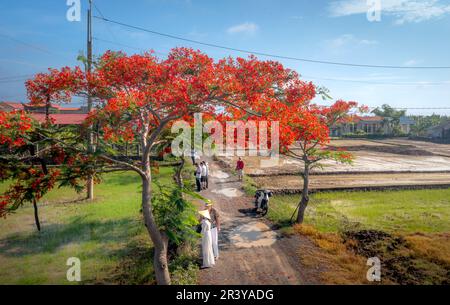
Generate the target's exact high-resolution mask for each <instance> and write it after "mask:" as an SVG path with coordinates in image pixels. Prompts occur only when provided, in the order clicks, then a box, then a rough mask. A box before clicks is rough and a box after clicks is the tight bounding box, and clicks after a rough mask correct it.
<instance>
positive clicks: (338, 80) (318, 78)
mask: <svg viewBox="0 0 450 305" xmlns="http://www.w3.org/2000/svg"><path fill="white" fill-rule="evenodd" d="M301 76H302V77H304V78H309V79H316V80H326V81H336V82H350V83H362V84H371V85H394V86H431V85H450V81H439V82H429V81H417V82H377V81H365V80H356V79H345V78H329V77H316V76H307V75H301Z"/></svg>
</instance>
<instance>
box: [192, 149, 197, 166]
mask: <svg viewBox="0 0 450 305" xmlns="http://www.w3.org/2000/svg"><path fill="white" fill-rule="evenodd" d="M196 154H197V152H196V151H195V149H191V159H192V164H193V165H195V155H196Z"/></svg>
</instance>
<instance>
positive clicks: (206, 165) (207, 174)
mask: <svg viewBox="0 0 450 305" xmlns="http://www.w3.org/2000/svg"><path fill="white" fill-rule="evenodd" d="M203 163H204V164H205V167H206V177H205V185H206V188H208V179H209V165H208V162H206V161H203Z"/></svg>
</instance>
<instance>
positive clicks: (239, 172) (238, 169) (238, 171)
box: [236, 157, 244, 181]
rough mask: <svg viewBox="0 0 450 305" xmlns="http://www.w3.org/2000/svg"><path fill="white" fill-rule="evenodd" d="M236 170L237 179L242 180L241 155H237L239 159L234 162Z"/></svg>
mask: <svg viewBox="0 0 450 305" xmlns="http://www.w3.org/2000/svg"><path fill="white" fill-rule="evenodd" d="M236 172H237V174H238V179H239V181H242V178H243V175H244V161H242V158H241V157H239V160H238V161H237V163H236Z"/></svg>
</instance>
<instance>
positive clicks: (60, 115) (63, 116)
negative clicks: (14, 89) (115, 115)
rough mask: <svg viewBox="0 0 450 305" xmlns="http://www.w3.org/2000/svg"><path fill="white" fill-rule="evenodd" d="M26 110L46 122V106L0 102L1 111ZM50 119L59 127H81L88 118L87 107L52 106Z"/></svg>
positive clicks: (49, 110) (35, 117)
mask: <svg viewBox="0 0 450 305" xmlns="http://www.w3.org/2000/svg"><path fill="white" fill-rule="evenodd" d="M15 110H24V111H26V112H28V113H29V114H30V115H31V116H32V117H33V118H34V119H36V120H37V121H39V122H45V119H46V116H45V114H46V106H45V105H31V104H23V103H18V102H0V111H7V112H11V111H15ZM48 112H49V116H50V119H52V120H53V121H54V123H55V124H57V125H81V124H82V123H83V121H84V120H85V119H86V117H87V108H86V107H62V106H59V105H57V104H51V105H50V107H49V109H48Z"/></svg>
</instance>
